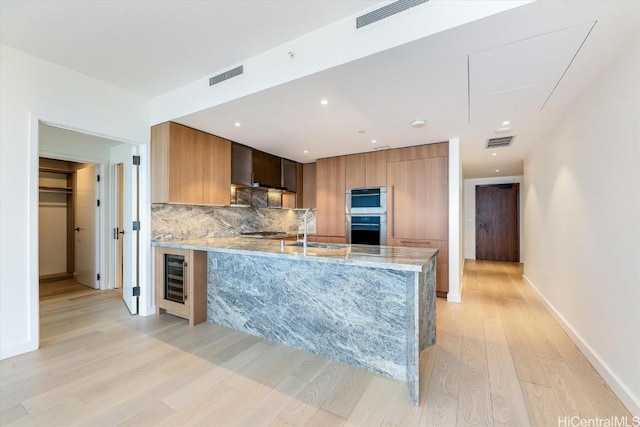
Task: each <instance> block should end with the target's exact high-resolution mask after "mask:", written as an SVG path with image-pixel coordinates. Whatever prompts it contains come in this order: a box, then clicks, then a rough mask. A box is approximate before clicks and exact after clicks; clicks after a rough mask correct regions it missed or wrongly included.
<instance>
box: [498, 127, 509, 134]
mask: <svg viewBox="0 0 640 427" xmlns="http://www.w3.org/2000/svg"><path fill="white" fill-rule="evenodd" d="M504 132H511V128H510V127H509V126H505V127H502V128H498V129H496V133H504Z"/></svg>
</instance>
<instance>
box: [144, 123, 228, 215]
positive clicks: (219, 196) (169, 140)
mask: <svg viewBox="0 0 640 427" xmlns="http://www.w3.org/2000/svg"><path fill="white" fill-rule="evenodd" d="M230 185H231V143H230V142H229V141H227V140H224V139H222V138H219V137H216V136H214V135H210V134H207V133H205V132H201V131H198V130H195V129H191V128H189V127H187V126H182V125H179V124H177V123H173V122H166V123H162V124H159V125H155V126H153V127H152V128H151V203H188V204H212V205H228V204H230V194H229V187H230Z"/></svg>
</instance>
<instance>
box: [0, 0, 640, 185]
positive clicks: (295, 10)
mask: <svg viewBox="0 0 640 427" xmlns="http://www.w3.org/2000/svg"><path fill="white" fill-rule="evenodd" d="M432 1H434V0H432ZM52 3H53V4H56V5H58V6H59V8H56V7H51V6H50V4H52ZM89 3H90V4H91V5H95V7H93V6H91V7H90V6H88V4H89ZM125 4H126V5H127V6H126V7H125V6H124V5H125ZM378 4H379V2H363V1H360V2H358V1H304V2H277V1H276V2H274V1H257V2H249V1H236V2H234V1H230V2H189V1H187V2H157V1H133V2H102V1H97V2H86V3H83V2H60V1H44V2H15V1H2V2H0V35H1V37H2V42H3V43H4V44H8V45H10V46H13V47H16V48H18V49H22V50H25V51H27V52H30V53H32V54H35V55H38V56H41V57H44V58H46V59H50V60H52V61H54V62H58V63H61V64H63V65H66V66H68V67H69V68H73V69H76V70H78V71H81V72H84V73H86V74H89V75H93V76H95V77H98V78H101V79H103V80H105V81H109V82H111V83H113V84H116V85H118V86H121V87H125V88H128V89H130V90H133V91H136V92H140V93H145V94H148V95H153V94H158V93H161V92H163V91H167V90H169V89H173V88H175V87H177V86H179V85H182V84H184V83H187V82H189V81H193V80H195V79H198V78H201V77H203V76H206V75H209V74H211V73H213V72H215V71H217V70H220V69H224V68H225V67H230V66H233V65H236V64H238V63H239V62H240V61H242V60H244V59H246V58H249V57H250V56H253V55H255V54H257V53H260V52H261V51H264V50H266V49H269V48H271V47H273V46H276V45H278V44H280V43H282V42H284V41H286V40H288V39H291V38H294V37H297V36H300V35H302V34H304V33H307V32H309V31H312V30H314V29H316V28H319V27H321V26H323V25H325V24H328V23H330V22H332V21H335V20H338V19H340V18H342V17H344V16H348V15H350V14H352V13H355V12H358V11H359V10H363V9H364V8H367V9H371V8H372V6H373V7H374V8H375V6H376V5H378ZM461 4H462V3H461ZM151 5H153V7H151ZM419 7H421V6H419ZM68 16H73V18H74V19H73V20H69V19H68V18H67V17H68ZM48 18H51V22H50V20H49V19H48ZM79 18H82V19H79ZM205 19H206V24H207V25H204V26H200V27H197V26H196V25H193V23H194V22H196V23H199V22H203V21H205ZM33 21H36V22H37V25H38V26H39V28H44V29H46V31H42V30H41V31H38V32H36V31H32V28H33V27H34V23H33ZM158 23H162V25H159V24H158ZM7 24H8V25H7ZM57 27H58V29H59V31H58V30H56V28H57ZM59 27H64V28H63V29H60V28H59ZM203 27H204V28H203ZM212 28H215V29H216V30H215V31H214V30H213V29H212ZM256 28H259V31H257V30H256ZM639 28H640V2H637V1H622V2H616V1H587V2H580V1H544V2H534V3H531V4H527V5H525V6H521V7H518V8H515V9H512V10H509V11H506V12H503V13H500V14H497V15H493V16H490V17H487V18H484V19H481V20H478V21H474V22H471V23H469V24H466V25H463V26H460V27H457V28H453V29H451V30H447V31H444V32H441V33H438V34H435V35H433V36H430V37H426V38H423V39H420V40H417V41H415V42H411V43H407V44H405V45H402V46H399V47H396V48H393V49H389V50H387V51H384V52H381V53H378V54H374V55H370V56H368V57H365V58H363V59H360V60H357V61H353V62H350V63H347V64H344V65H341V66H338V67H335V68H332V69H329V70H327V71H323V72H320V73H317V74H314V75H311V76H308V77H305V78H302V79H298V80H295V81H292V82H288V83H286V84H283V85H280V86H277V87H274V88H271V89H267V90H264V91H262V92H258V93H255V94H253V95H249V96H246V97H243V98H239V99H236V100H233V101H230V102H227V103H225V104H222V105H218V106H216V107H213V108H211V109H207V110H203V111H200V112H197V113H194V114H191V115H189V116H186V117H180V118H175V121H177V122H180V123H183V124H186V125H189V126H192V127H194V128H197V129H202V130H204V131H208V132H211V133H214V134H217V135H220V136H223V137H226V138H228V139H231V140H234V141H237V142H241V143H244V144H247V145H250V146H253V147H255V148H259V149H263V150H265V151H269V152H272V153H274V154H278V155H282V156H285V157H288V158H291V159H293V160H297V161H301V162H309V161H313V160H315V159H317V158H320V157H327V156H334V155H341V154H349V153H355V152H363V151H369V150H371V149H372V147H374V145H388V146H391V147H403V146H410V145H416V144H424V143H431V142H438V141H444V140H448V139H449V138H452V137H459V138H460V144H461V151H462V161H463V170H464V175H465V177H466V178H471V177H484V176H496V175H500V176H503V175H519V174H522V163H523V162H522V160H523V158H524V157H525V156H526V154H527V153H528V151H529V150H530V149H531V148H532V147H533V146H534V145H535V144H536V143H537V142H538V141H539V140H540V139H541V138H543V137H544V134H545V132H546V131H547V130H548V129H549V128H550V127H551V126H552V125H553V124H554V123H556V122H557V121H558V120H561V118H562V115H563V113H564V111H565V110H566V109H567V107H568V106H569V105H571V104H572V103H573V102H575V101H576V99H577V97H578V96H579V94H580V93H581V92H582V90H583V89H584V88H585V87H586V86H587V85H588V83H589V82H590V81H591V80H592V79H593V78H594V77H595V76H596V75H597V73H599V72H600V70H601V69H602V68H603V67H604V66H605V65H606V64H607V62H608V61H609V60H610V59H611V58H612V56H613V55H614V54H615V53H616V51H618V50H619V49H620V48H621V47H622V46H623V44H624V42H625V41H626V40H627V39H628V38H629V37H631V36H632V34H634V32H635V34H636V35H637V34H638V33H637V32H638V29H639ZM108 29H112V30H110V31H108ZM37 34H40V35H37ZM204 40H206V41H204ZM212 40H215V42H212ZM78 52H81V53H82V54H78ZM322 98H326V99H328V100H329V104H328V105H326V106H321V105H320V103H319V101H320V99H322ZM415 118H425V119H426V120H427V121H428V124H427V126H426V127H424V128H421V129H413V128H411V127H410V126H409V122H410V121H411V120H412V119H415ZM504 120H509V121H510V122H511V123H510V125H509V126H511V127H512V132H510V133H507V134H513V135H516V138H515V139H514V143H513V145H512V146H511V147H509V148H502V149H498V150H486V149H485V148H484V147H485V143H486V139H487V138H492V137H497V136H504V135H505V134H497V133H495V129H496V128H499V127H502V122H503V121H504ZM236 121H238V122H241V123H242V126H241V127H239V128H238V127H235V126H234V123H235V122H236ZM360 130H364V131H365V132H364V133H358V131H360ZM372 139H375V140H376V141H377V142H376V144H372V143H371V140H372ZM305 150H306V151H308V153H304V151H305ZM492 153H496V155H495V156H494V155H492ZM496 169H498V170H499V171H500V172H496Z"/></svg>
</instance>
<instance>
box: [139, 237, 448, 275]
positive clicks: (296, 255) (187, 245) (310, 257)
mask: <svg viewBox="0 0 640 427" xmlns="http://www.w3.org/2000/svg"><path fill="white" fill-rule="evenodd" d="M151 246H158V247H167V248H176V249H190V250H197V251H205V252H221V253H232V254H240V255H255V256H263V257H272V258H283V257H286V258H289V259H291V260H305V261H315V262H323V263H333V264H345V265H353V266H358V267H368V268H381V269H387V270H397V271H409V272H415V273H420V272H422V271H424V270H425V268H426V266H427V265H428V264H429V263H430V262H431V260H432V259H433V258H435V256H436V255H437V254H438V252H439V251H438V249H436V248H434V249H433V254H432V255H431V256H430V257H429V258H427V259H425V261H424V262H423V263H422V264H421V265H418V264H401V263H390V262H383V261H373V260H372V261H370V260H366V259H347V258H337V257H327V256H322V255H314V253H313V248H308V249H307V255H304V254H303V253H302V249H301V248H300V250H299V251H295V252H293V251H289V252H275V251H264V250H252V249H246V248H229V247H214V246H209V245H202V244H197V243H195V242H189V241H184V242H182V241H155V242H151ZM362 256H366V255H365V254H363V255H362Z"/></svg>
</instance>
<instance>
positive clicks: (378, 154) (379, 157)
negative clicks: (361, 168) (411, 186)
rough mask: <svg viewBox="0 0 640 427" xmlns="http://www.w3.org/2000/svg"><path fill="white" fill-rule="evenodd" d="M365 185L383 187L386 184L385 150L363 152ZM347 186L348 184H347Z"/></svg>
mask: <svg viewBox="0 0 640 427" xmlns="http://www.w3.org/2000/svg"><path fill="white" fill-rule="evenodd" d="M365 162H366V169H365V172H366V178H365V185H366V186H367V187H384V186H386V185H387V152H386V151H374V152H372V153H366V154H365ZM347 188H349V186H347Z"/></svg>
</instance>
